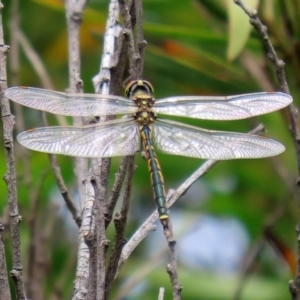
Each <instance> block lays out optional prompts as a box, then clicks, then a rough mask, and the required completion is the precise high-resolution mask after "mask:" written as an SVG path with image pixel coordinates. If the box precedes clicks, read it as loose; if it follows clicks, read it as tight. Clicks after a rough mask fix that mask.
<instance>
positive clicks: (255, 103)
mask: <svg viewBox="0 0 300 300" xmlns="http://www.w3.org/2000/svg"><path fill="white" fill-rule="evenodd" d="M292 101H293V99H292V97H291V96H290V95H288V94H284V93H280V92H278V93H268V92H264V93H255V94H244V95H236V96H228V97H213V96H210V97H209V96H181V97H180V96H179V97H169V98H164V99H160V100H157V101H156V102H155V107H154V111H155V112H156V113H160V114H165V115H175V116H184V117H189V118H197V119H209V120H238V119H246V118H249V117H253V116H257V115H263V114H266V113H269V112H272V111H275V110H279V109H281V108H283V107H285V106H287V105H289V104H290V103H291V102H292Z"/></svg>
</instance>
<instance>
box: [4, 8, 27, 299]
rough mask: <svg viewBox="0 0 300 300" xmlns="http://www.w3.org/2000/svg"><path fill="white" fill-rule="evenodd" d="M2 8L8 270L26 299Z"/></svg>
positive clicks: (6, 47)
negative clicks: (10, 253)
mask: <svg viewBox="0 0 300 300" xmlns="http://www.w3.org/2000/svg"><path fill="white" fill-rule="evenodd" d="M2 9H3V4H2V3H1V2H0V11H1V12H0V78H1V81H0V97H1V98H0V108H1V119H2V124H3V141H4V152H5V159H6V174H5V175H4V177H3V178H4V181H5V183H6V186H7V190H8V205H9V215H10V232H11V239H12V260H13V266H12V268H13V269H12V271H11V272H10V274H11V276H12V277H13V281H14V284H15V289H16V294H17V298H18V299H26V296H25V288H24V282H23V266H22V263H21V242H20V228H19V225H20V222H21V219H22V217H21V216H20V215H19V209H18V200H17V179H16V171H15V161H14V145H13V126H14V120H15V118H14V116H13V115H12V114H11V111H10V107H9V102H8V99H7V98H6V97H5V96H4V91H5V90H6V88H7V77H6V56H7V53H8V49H9V47H8V46H7V45H5V43H4V35H3V27H2Z"/></svg>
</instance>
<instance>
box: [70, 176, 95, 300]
mask: <svg viewBox="0 0 300 300" xmlns="http://www.w3.org/2000/svg"><path fill="white" fill-rule="evenodd" d="M84 185H85V194H86V201H85V206H84V209H83V212H82V223H81V227H80V230H79V247H78V261H77V269H76V279H75V283H74V292H73V295H72V300H78V299H85V297H86V295H87V291H88V279H89V257H90V254H89V248H88V245H87V244H88V238H89V237H90V236H92V235H94V230H95V228H94V226H93V222H92V210H93V206H94V202H95V191H94V188H93V186H92V184H91V178H90V176H89V177H88V179H87V180H85V182H84ZM86 239H87V240H86Z"/></svg>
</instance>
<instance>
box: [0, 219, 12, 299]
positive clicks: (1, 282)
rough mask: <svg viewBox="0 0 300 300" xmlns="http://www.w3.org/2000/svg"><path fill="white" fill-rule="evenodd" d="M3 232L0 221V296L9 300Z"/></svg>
mask: <svg viewBox="0 0 300 300" xmlns="http://www.w3.org/2000/svg"><path fill="white" fill-rule="evenodd" d="M3 230H4V226H3V224H2V221H1V219H0V295H1V297H2V298H3V299H7V300H10V299H11V296H10V290H9V284H8V274H7V267H6V259H5V249H4V241H3Z"/></svg>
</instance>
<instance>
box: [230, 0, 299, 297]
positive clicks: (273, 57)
mask: <svg viewBox="0 0 300 300" xmlns="http://www.w3.org/2000/svg"><path fill="white" fill-rule="evenodd" d="M234 2H235V3H236V4H237V5H238V6H240V7H241V8H242V10H243V11H244V12H245V13H246V14H247V15H248V16H249V18H250V23H251V24H252V26H253V27H254V28H255V30H256V31H257V32H258V34H259V35H260V37H261V38H262V41H263V43H264V46H265V49H266V54H267V57H268V59H269V60H270V62H271V63H272V65H273V67H274V70H275V72H276V77H277V79H278V82H279V85H280V89H281V90H282V91H284V92H285V93H289V87H288V84H287V80H286V76H285V72H284V62H283V61H282V60H281V59H279V58H278V56H277V53H276V51H275V49H274V47H273V45H272V43H271V41H270V39H269V36H268V33H267V27H266V26H265V25H264V24H262V22H261V21H260V19H259V18H258V15H257V11H250V10H249V9H248V8H247V7H246V5H245V4H244V2H243V1H241V0H234ZM289 115H290V122H291V124H290V131H291V134H292V137H293V140H294V145H295V149H296V155H297V165H298V176H297V179H296V183H297V185H298V186H299V185H300V175H299V174H300V133H299V129H298V126H297V125H298V111H297V109H296V108H295V106H294V105H293V104H291V105H290V106H289ZM298 198H299V197H298ZM298 201H300V199H299V200H298ZM299 228H300V225H299V224H298V225H297V227H296V232H297V240H298V242H299V232H300V230H299ZM297 269H298V271H297V275H296V279H295V281H291V282H290V293H291V296H292V297H293V299H296V298H297V299H298V298H299V295H300V289H299V287H300V243H298V266H297ZM295 297H296V298H295Z"/></svg>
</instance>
